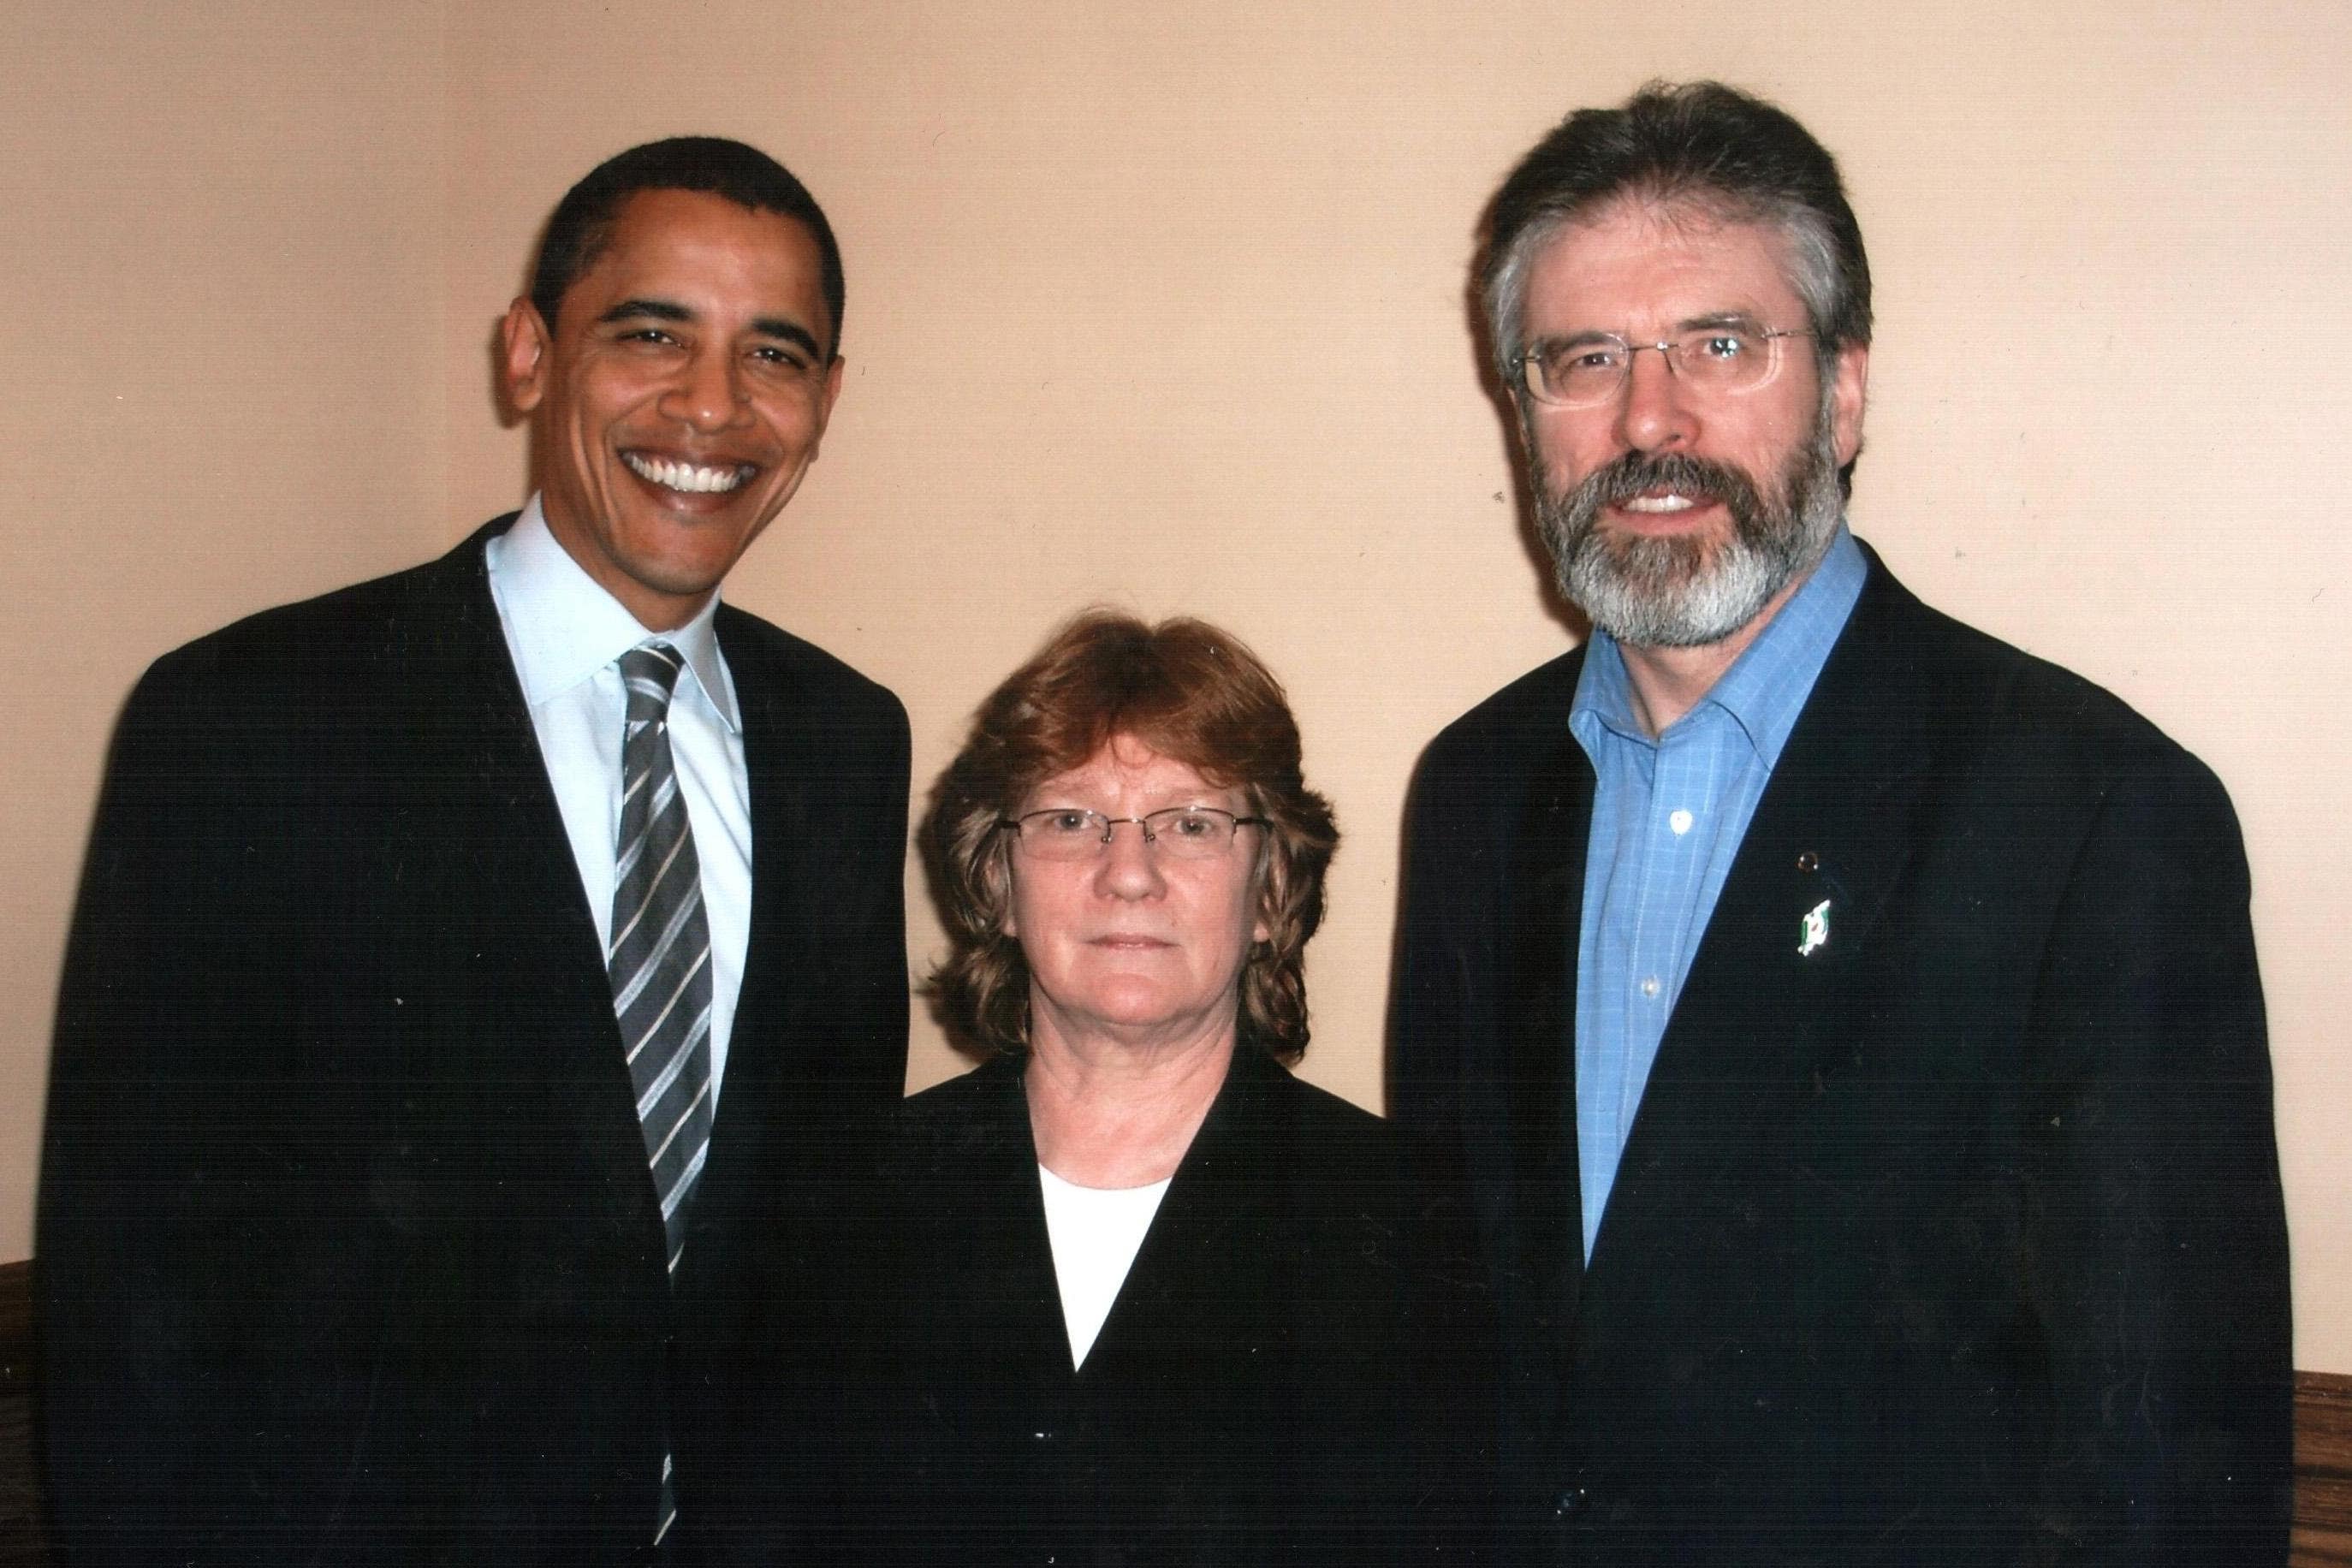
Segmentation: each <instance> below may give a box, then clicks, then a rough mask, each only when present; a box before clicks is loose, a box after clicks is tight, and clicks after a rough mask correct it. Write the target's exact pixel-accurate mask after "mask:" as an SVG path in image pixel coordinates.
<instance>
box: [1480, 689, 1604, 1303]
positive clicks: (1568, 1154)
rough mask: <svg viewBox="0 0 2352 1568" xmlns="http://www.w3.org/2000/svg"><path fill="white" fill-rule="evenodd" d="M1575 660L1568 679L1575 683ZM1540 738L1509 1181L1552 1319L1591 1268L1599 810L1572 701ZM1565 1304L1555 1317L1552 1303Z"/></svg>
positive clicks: (1510, 1065) (1510, 927) (1513, 1033)
mask: <svg viewBox="0 0 2352 1568" xmlns="http://www.w3.org/2000/svg"><path fill="white" fill-rule="evenodd" d="M1575 679H1576V676H1575V668H1574V667H1571V668H1570V669H1569V671H1568V674H1567V687H1566V689H1567V690H1568V691H1570V692H1572V691H1573V690H1574V689H1575ZM1556 718H1557V722H1556V723H1552V724H1550V725H1549V729H1548V731H1547V732H1546V733H1545V734H1544V735H1542V736H1541V737H1540V738H1539V739H1538V742H1537V745H1538V759H1539V760H1538V765H1537V768H1536V772H1535V775H1534V783H1533V786H1532V788H1531V789H1530V790H1529V792H1528V797H1527V800H1526V803H1525V812H1524V816H1523V817H1522V819H1521V821H1520V824H1519V830H1518V834H1517V838H1516V844H1517V852H1518V865H1517V868H1515V871H1514V873H1513V874H1512V875H1511V876H1510V877H1509V878H1508V879H1507V884H1508V886H1509V887H1510V889H1511V890H1512V901H1511V903H1510V905H1509V907H1507V909H1506V910H1504V926H1503V933H1502V941H1503V942H1504V943H1505V952H1506V954H1507V959H1506V963H1505V966H1504V973H1505V975H1506V981H1505V987H1504V996H1503V1007H1504V1012H1505V1016H1506V1018H1507V1024H1506V1029H1505V1037H1506V1040H1507V1049H1508V1051H1509V1058H1510V1059H1509V1060H1508V1062H1507V1064H1506V1065H1505V1070H1504V1082H1505V1084H1506V1085H1507V1089H1506V1093H1507V1095H1508V1097H1509V1102H1508V1104H1507V1106H1506V1107H1505V1112H1506V1116H1507V1121H1508V1124H1509V1126H1510V1128H1511V1158H1512V1162H1513V1167H1514V1168H1513V1171H1512V1178H1513V1180H1512V1187H1513V1191H1514V1194H1515V1201H1516V1202H1517V1204H1518V1205H1519V1206H1520V1209H1521V1213H1520V1214H1519V1215H1518V1216H1517V1220H1518V1223H1517V1226H1516V1230H1517V1235H1518V1236H1519V1237H1520V1238H1521V1245H1522V1247H1523V1248H1524V1255H1523V1257H1522V1258H1521V1259H1520V1260H1519V1267H1518V1272H1519V1274H1520V1276H1521V1277H1522V1278H1524V1279H1526V1280H1527V1281H1528V1285H1529V1287H1530V1289H1531V1291H1532V1295H1533V1305H1534V1306H1535V1307H1536V1308H1537V1310H1538V1312H1540V1313H1543V1314H1545V1316H1546V1319H1547V1320H1548V1321H1545V1322H1542V1323H1539V1324H1538V1328H1539V1329H1542V1328H1547V1327H1549V1326H1550V1323H1551V1322H1557V1323H1559V1324H1566V1323H1568V1322H1571V1321H1574V1318H1575V1314H1576V1306H1577V1300H1578V1295H1579V1292H1580V1286H1581V1278H1582V1273H1583V1264H1584V1258H1583V1241H1582V1237H1583V1224H1582V1221H1581V1219H1580V1215H1581V1214H1582V1199H1581V1197H1580V1184H1579V1182H1578V1177H1577V1152H1576V1082H1575V1077H1576V1070H1575V1063H1576V961H1577V945H1578V937H1579V933H1580V931H1581V929H1582V924H1583V916H1584V871H1585V855H1586V847H1587V844H1588V842H1589V840H1590V838H1591V821H1592V791H1593V785H1594V779H1593V773H1592V764H1591V760H1590V759H1589V758H1587V757H1586V756H1585V754H1584V748H1583V747H1582V746H1580V744H1578V742H1577V741H1576V738H1575V736H1574V735H1573V734H1571V733H1570V731H1569V728H1568V701H1567V700H1566V699H1565V698H1563V700H1561V702H1560V703H1559V708H1558V712H1557V715H1556ZM1552 1313H1557V1318H1556V1319H1552V1318H1550V1316H1549V1314H1552Z"/></svg>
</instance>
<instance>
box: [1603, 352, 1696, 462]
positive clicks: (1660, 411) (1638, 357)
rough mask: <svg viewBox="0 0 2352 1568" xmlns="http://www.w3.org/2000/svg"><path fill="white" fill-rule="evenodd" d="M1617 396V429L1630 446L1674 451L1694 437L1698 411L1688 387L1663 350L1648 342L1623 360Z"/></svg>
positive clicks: (1635, 448)
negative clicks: (1623, 370) (1620, 382)
mask: <svg viewBox="0 0 2352 1568" xmlns="http://www.w3.org/2000/svg"><path fill="white" fill-rule="evenodd" d="M1619 396H1620V398H1621V399H1622V401H1621V402H1620V404H1619V407H1618V415H1617V419H1618V428H1619V433H1620V435H1621V436H1622V438H1623V440H1624V442H1625V445H1626V446H1628V447H1632V448H1633V450H1635V451H1637V452H1669V451H1676V450H1679V449H1681V448H1682V447H1687V446H1689V445H1690V444H1691V442H1692V441H1693V440H1695V439H1696V437H1697V436H1698V415H1697V411H1696V408H1695V407H1694V406H1693V405H1692V403H1691V399H1690V393H1689V387H1688V385H1687V384H1685V382H1684V381H1683V379H1682V377H1681V376H1680V375H1678V374H1675V367H1674V366H1673V365H1671V364H1669V363H1666V351H1664V350H1663V349H1659V348H1655V347H1653V346H1652V345H1650V344H1647V343H1644V344H1643V345H1641V346H1640V347H1639V348H1637V349H1636V350H1635V351H1634V353H1633V357H1632V358H1631V359H1630V360H1628V361H1627V363H1626V367H1625V387H1624V390H1623V391H1622V393H1620V394H1619Z"/></svg>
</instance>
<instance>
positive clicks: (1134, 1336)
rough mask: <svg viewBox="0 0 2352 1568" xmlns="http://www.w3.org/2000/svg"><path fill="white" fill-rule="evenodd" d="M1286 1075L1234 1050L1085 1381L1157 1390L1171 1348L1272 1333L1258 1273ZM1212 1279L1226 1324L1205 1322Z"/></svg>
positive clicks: (1280, 1142) (1280, 1154) (1280, 1155)
mask: <svg viewBox="0 0 2352 1568" xmlns="http://www.w3.org/2000/svg"><path fill="white" fill-rule="evenodd" d="M1281 1071H1282V1068H1279V1067H1277V1066H1276V1065H1275V1064H1274V1062H1273V1060H1272V1059H1271V1058H1267V1057H1265V1056H1264V1055H1263V1054H1261V1053H1259V1052H1258V1051H1257V1050H1255V1048H1254V1047H1248V1046H1242V1045H1237V1046H1235V1047H1234V1058H1233V1065H1232V1066H1231V1067H1230V1068H1227V1069H1226V1073H1225V1081H1224V1083H1223V1086H1222V1087H1220V1088H1219V1089H1218V1091H1217V1098H1216V1099H1215V1100H1213V1102H1211V1104H1210V1106H1209V1113H1208V1115H1207V1116H1206V1117H1205V1118H1203V1119H1202V1122H1201V1130H1200V1131H1198V1132H1197V1133H1195V1134H1193V1137H1192V1147H1190V1148H1189V1149H1187V1150H1186V1151H1185V1152H1184V1158H1183V1159H1182V1160H1181V1162H1179V1163H1178V1165H1177V1168H1176V1174H1175V1177H1174V1179H1173V1180H1171V1182H1170V1183H1169V1184H1168V1191H1167V1193H1166V1194H1165V1195H1163V1196H1162V1197H1161V1199H1160V1209H1159V1212H1158V1213H1157V1214H1155V1215H1152V1217H1151V1225H1150V1228H1149V1229H1148V1230H1146V1231H1145V1232H1144V1236H1143V1245H1142V1246H1141V1247H1139V1248H1137V1250H1136V1254H1135V1261H1134V1262H1133V1263H1132V1264H1131V1265H1129V1268H1128V1271H1127V1278H1126V1279H1125V1280H1123V1281H1122V1282H1121V1283H1120V1285H1119V1289H1118V1297H1117V1298H1116V1299H1115V1300H1113V1301H1112V1303H1111V1310H1110V1315H1109V1316H1108V1317H1107V1318H1106V1319H1104V1320H1103V1325H1102V1331H1101V1332H1100V1333H1098V1334H1097V1335H1096V1337H1095V1343H1094V1348H1093V1349H1092V1350H1091V1351H1089V1352H1087V1363H1086V1365H1085V1367H1084V1368H1082V1369H1081V1373H1080V1376H1081V1381H1082V1382H1084V1383H1087V1384H1092V1385H1095V1386H1106V1385H1107V1386H1109V1387H1112V1388H1126V1387H1138V1386H1149V1384H1150V1382H1151V1381H1154V1380H1157V1379H1160V1378H1164V1377H1165V1375H1166V1362H1167V1358H1168V1356H1169V1353H1170V1347H1171V1345H1182V1344H1188V1343H1208V1344H1225V1343H1240V1342H1247V1337H1248V1336H1249V1335H1250V1334H1252V1333H1255V1332H1258V1331H1262V1330H1263V1326H1264V1324H1263V1311H1264V1308H1265V1303H1264V1302H1263V1301H1262V1300H1259V1298H1258V1294H1257V1285H1256V1282H1257V1281H1258V1280H1259V1279H1260V1278H1261V1277H1260V1275H1259V1274H1258V1272H1257V1271H1256V1267H1255V1266H1256V1265H1258V1264H1261V1263H1263V1262H1264V1261H1265V1259H1264V1257H1263V1255H1262V1254H1263V1250H1264V1248H1265V1246H1266V1245H1267V1238H1266V1237H1265V1233H1264V1232H1263V1230H1262V1229H1261V1228H1260V1226H1259V1224H1258V1217H1257V1216H1258V1215H1260V1214H1261V1213H1262V1212H1263V1211H1264V1210H1265V1207H1266V1206H1267V1205H1269V1204H1272V1203H1274V1202H1275V1201H1276V1192H1277V1191H1278V1189H1279V1186H1280V1183H1281V1180H1282V1174H1283V1172H1284V1170H1285V1166H1286V1153H1287V1152H1288V1149H1289V1145H1288V1142H1287V1141H1286V1137H1285V1134H1284V1131H1283V1129H1281V1128H1280V1127H1278V1126H1276V1125H1275V1124H1274V1122H1273V1120H1272V1118H1271V1117H1270V1116H1269V1114H1268V1112H1269V1110H1271V1106H1270V1104H1269V1099H1270V1089H1269V1086H1268V1084H1267V1082H1266V1079H1267V1075H1269V1074H1278V1073H1280V1072H1281ZM1244 1237H1245V1238H1244ZM1048 1261H1049V1262H1050V1258H1049V1260H1048ZM1208 1279H1214V1280H1215V1281H1217V1286H1218V1289H1217V1292H1216V1300H1215V1305H1216V1308H1217V1310H1219V1311H1221V1312H1222V1313H1223V1318H1224V1321H1223V1323H1222V1324H1220V1323H1204V1322H1202V1321H1200V1318H1201V1312H1202V1306H1203V1300H1202V1282H1203V1281H1204V1280H1208ZM1228 1329H1230V1335H1229V1334H1228V1333H1227V1330H1228ZM1234 1336H1238V1337H1234Z"/></svg>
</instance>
